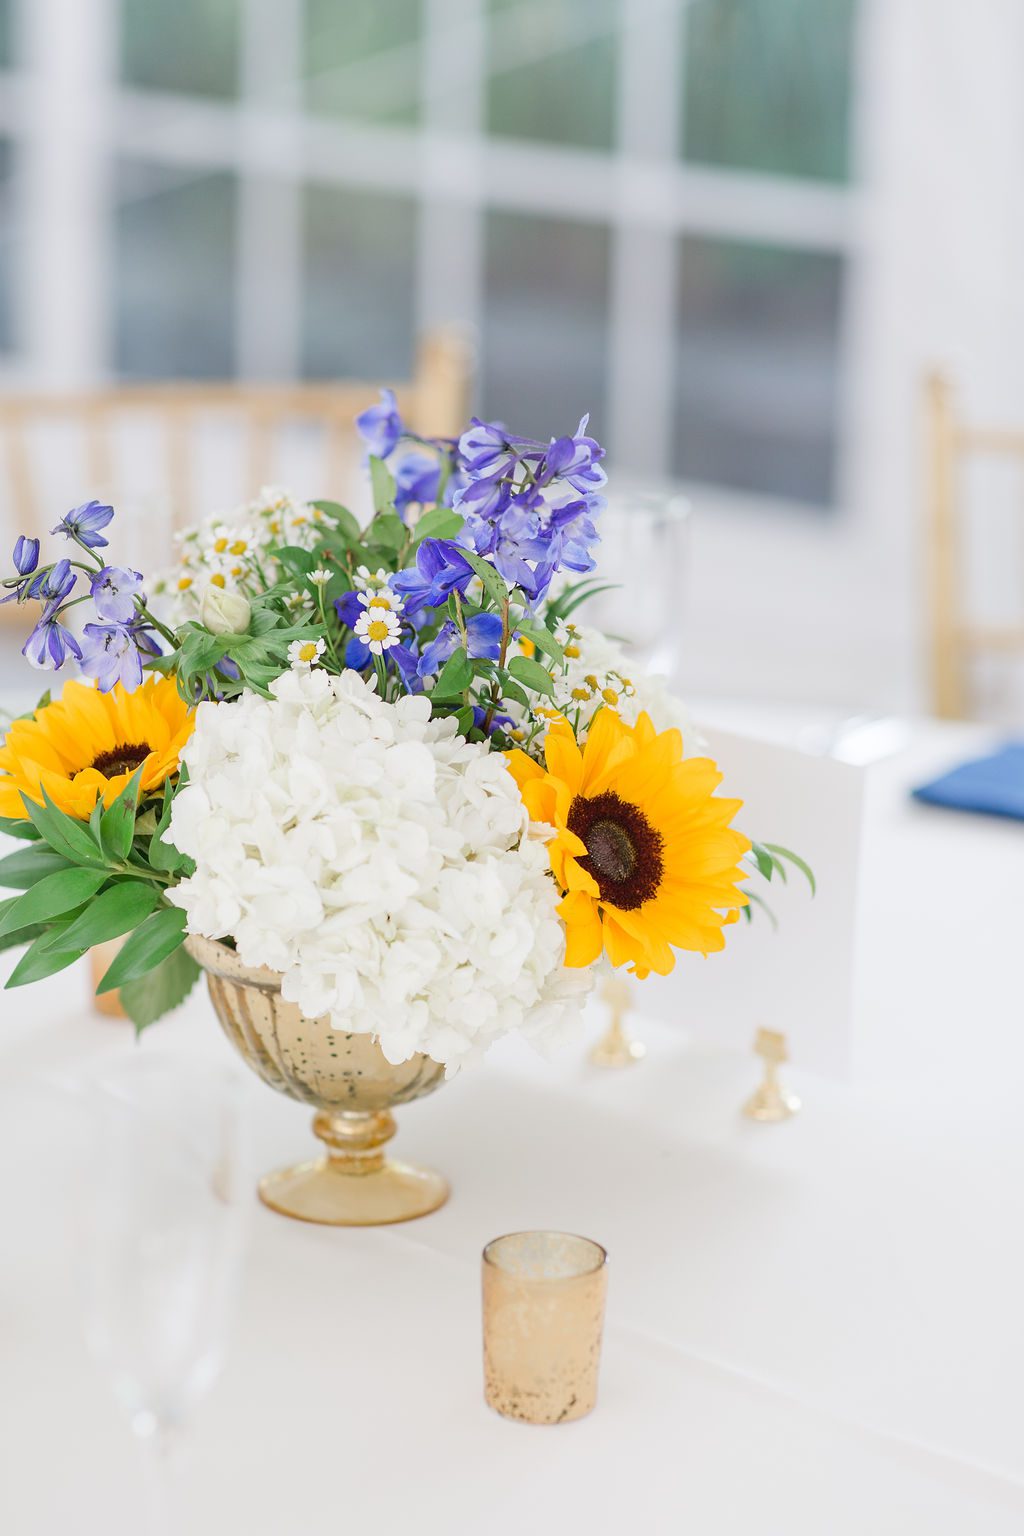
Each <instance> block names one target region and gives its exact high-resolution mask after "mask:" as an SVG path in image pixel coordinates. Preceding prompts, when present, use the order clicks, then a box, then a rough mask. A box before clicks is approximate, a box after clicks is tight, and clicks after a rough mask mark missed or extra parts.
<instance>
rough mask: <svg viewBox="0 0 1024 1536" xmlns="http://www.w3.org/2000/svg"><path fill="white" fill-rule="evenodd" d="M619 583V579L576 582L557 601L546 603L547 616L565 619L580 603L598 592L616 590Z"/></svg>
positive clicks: (619, 585) (585, 601) (588, 599)
mask: <svg viewBox="0 0 1024 1536" xmlns="http://www.w3.org/2000/svg"><path fill="white" fill-rule="evenodd" d="M621 585H622V583H621V582H619V581H604V582H601V581H580V582H577V583H576V585H575V586H574V587H567V588H566V590H565V591H564V592H563V593H562V595H561V597H560V598H559V599H558V600H557V602H554V603H550V604H549V605H548V617H549V618H555V619H567V618H568V617H569V615H570V613H575V612H576V609H577V608H579V607H580V605H581V604H582V603H588V602H589V601H590V599H591V598H592V597H596V596H597V594H598V593H599V592H616V591H618V589H619V588H620V587H621Z"/></svg>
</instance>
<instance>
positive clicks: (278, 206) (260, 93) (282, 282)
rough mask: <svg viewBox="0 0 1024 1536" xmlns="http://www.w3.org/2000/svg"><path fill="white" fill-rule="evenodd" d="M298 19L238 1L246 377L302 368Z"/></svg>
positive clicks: (292, 1)
mask: <svg viewBox="0 0 1024 1536" xmlns="http://www.w3.org/2000/svg"><path fill="white" fill-rule="evenodd" d="M302 19H303V18H302V0H245V4H244V6H243V10H242V24H243V25H242V70H241V80H242V111H241V121H240V131H241V141H242V142H241V145H240V155H239V182H238V225H237V230H236V237H235V238H236V241H237V247H236V271H237V274H238V281H237V284H236V326H237V336H238V355H237V366H238V373H239V376H240V377H241V378H244V379H275V380H284V379H292V378H295V377H296V376H297V375H298V373H299V369H300V354H301V335H302V260H303V249H302V244H303V232H302V210H303V184H302V149H301V128H300V120H299V117H298V115H297V114H298V109H299V107H300V106H301V102H300V101H299V99H298V98H299V94H300V92H301V84H302ZM264 164H266V166H267V169H263V165H264Z"/></svg>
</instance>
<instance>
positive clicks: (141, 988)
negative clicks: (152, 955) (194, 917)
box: [121, 945, 199, 1035]
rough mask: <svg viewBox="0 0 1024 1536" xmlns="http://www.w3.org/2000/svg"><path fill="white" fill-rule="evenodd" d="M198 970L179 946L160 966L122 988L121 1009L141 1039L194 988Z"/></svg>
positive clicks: (189, 956)
mask: <svg viewBox="0 0 1024 1536" xmlns="http://www.w3.org/2000/svg"><path fill="white" fill-rule="evenodd" d="M198 976H199V966H198V965H197V964H196V962H195V961H194V960H193V959H192V956H191V955H190V954H189V953H188V951H187V950H186V949H183V948H181V946H180V945H179V946H178V947H177V948H176V949H173V950H172V951H171V953H170V954H168V955H166V956H165V957H164V959H163V960H161V961H160V963H159V965H156V966H154V968H153V969H152V970H151V971H148V972H147V973H146V974H145V975H144V976H141V977H139V978H138V979H137V980H135V981H128V982H125V984H124V986H122V988H121V1007H122V1008H123V1009H124V1011H125V1013H126V1014H127V1015H128V1017H129V1018H130V1019H131V1021H132V1023H133V1024H134V1025H135V1033H136V1034H137V1035H141V1033H142V1031H143V1030H144V1029H146V1028H147V1027H148V1026H149V1025H150V1024H152V1023H154V1022H155V1020H157V1019H159V1018H161V1017H162V1016H163V1014H165V1013H170V1011H171V1009H172V1008H177V1007H178V1005H179V1004H180V1003H183V1002H184V1001H185V999H186V997H187V996H188V994H189V993H190V992H191V990H192V988H193V987H194V986H195V984H196V980H197V978H198Z"/></svg>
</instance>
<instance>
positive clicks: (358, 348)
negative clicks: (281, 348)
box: [302, 186, 416, 379]
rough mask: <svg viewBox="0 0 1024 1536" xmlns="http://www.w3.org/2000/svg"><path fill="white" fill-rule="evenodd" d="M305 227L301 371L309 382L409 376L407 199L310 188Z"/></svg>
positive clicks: (410, 239)
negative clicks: (327, 379)
mask: <svg viewBox="0 0 1024 1536" xmlns="http://www.w3.org/2000/svg"><path fill="white" fill-rule="evenodd" d="M305 224H306V229H305V233H306V250H305V282H304V284H303V316H302V331H303V336H302V353H303V367H304V371H305V373H306V374H307V375H309V376H311V377H313V378H335V377H337V378H345V377H353V376H354V377H362V378H370V379H377V378H396V377H397V378H409V377H411V376H412V371H413V348H414V341H415V332H416V323H415V321H416V317H415V310H414V296H415V281H414V278H415V260H416V206H415V203H414V201H413V200H412V199H411V198H408V197H390V196H385V195H383V194H378V193H374V192H356V191H352V190H350V189H347V188H340V187H325V186H310V187H308V188H307V189H306V219H305Z"/></svg>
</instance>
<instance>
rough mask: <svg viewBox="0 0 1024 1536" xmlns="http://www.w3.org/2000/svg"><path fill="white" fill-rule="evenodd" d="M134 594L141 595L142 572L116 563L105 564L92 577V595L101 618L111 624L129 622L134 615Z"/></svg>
mask: <svg viewBox="0 0 1024 1536" xmlns="http://www.w3.org/2000/svg"><path fill="white" fill-rule="evenodd" d="M136 595H140V596H142V597H143V601H145V596H144V595H143V593H142V573H141V572H140V571H126V570H123V569H122V568H121V567H120V566H118V565H105V566H104V567H103V569H102V571H97V572H96V574H95V576H93V577H92V597H93V602H94V603H95V604H96V612H97V613H98V614H99V616H100V618H101V619H106V620H107V621H108V622H109V623H112V624H130V623H131V621H132V619H134V617H135V598H136Z"/></svg>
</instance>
